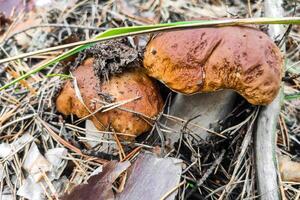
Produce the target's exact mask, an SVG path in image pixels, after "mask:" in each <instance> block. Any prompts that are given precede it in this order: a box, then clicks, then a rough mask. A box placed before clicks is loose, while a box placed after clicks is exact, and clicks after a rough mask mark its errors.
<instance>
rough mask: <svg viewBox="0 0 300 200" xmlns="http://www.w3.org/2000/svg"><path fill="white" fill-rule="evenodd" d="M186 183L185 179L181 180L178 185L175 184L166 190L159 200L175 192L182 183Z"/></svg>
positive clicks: (163, 199)
mask: <svg viewBox="0 0 300 200" xmlns="http://www.w3.org/2000/svg"><path fill="white" fill-rule="evenodd" d="M185 183H186V181H185V180H184V181H182V182H181V183H179V184H178V185H176V186H175V187H174V188H172V189H171V190H170V191H169V192H167V193H166V194H165V195H164V196H162V197H161V198H160V200H165V199H167V198H168V196H170V195H171V194H172V193H173V192H175V191H176V190H177V189H178V188H180V187H181V186H182V185H184V184H185Z"/></svg>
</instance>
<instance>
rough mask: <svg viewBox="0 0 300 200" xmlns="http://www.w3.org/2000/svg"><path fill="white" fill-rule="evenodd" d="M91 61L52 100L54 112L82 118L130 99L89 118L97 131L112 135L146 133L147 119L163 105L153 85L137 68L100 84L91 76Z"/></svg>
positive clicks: (74, 73)
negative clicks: (54, 101) (78, 91)
mask: <svg viewBox="0 0 300 200" xmlns="http://www.w3.org/2000/svg"><path fill="white" fill-rule="evenodd" d="M93 61H94V59H93V58H88V59H87V60H85V61H84V62H83V63H82V64H81V65H80V66H78V67H77V68H76V69H75V70H74V71H73V72H72V74H73V76H74V77H75V80H76V82H75V81H73V80H69V81H67V82H66V84H65V85H64V87H63V89H62V90H61V92H60V94H59V96H58V97H57V99H56V107H57V110H58V111H59V112H61V113H63V114H64V115H70V114H75V115H76V116H77V117H79V118H82V117H85V116H88V115H89V114H90V112H95V111H96V110H99V109H100V108H101V107H102V106H104V105H105V104H104V103H103V102H107V103H106V104H108V102H110V103H112V102H121V101H127V100H132V101H130V102H128V103H125V104H124V105H122V106H120V107H117V108H114V109H111V110H109V111H106V112H101V111H99V112H97V113H95V115H94V116H90V117H89V119H90V120H92V121H93V123H94V125H95V126H96V127H97V128H98V129H99V130H107V129H108V128H109V127H110V128H112V129H113V130H114V131H116V132H119V133H126V134H131V135H134V136H138V135H140V134H141V133H144V132H146V131H149V130H150V129H151V124H150V122H151V120H149V118H153V117H155V116H156V115H157V114H158V113H159V112H161V110H162V106H163V102H162V99H161V96H160V93H159V91H158V88H157V87H156V85H155V83H154V82H153V81H152V80H151V79H150V78H149V77H148V76H147V75H146V74H145V73H144V72H142V71H141V70H140V67H137V68H133V69H129V70H127V71H124V72H123V73H120V74H116V75H112V76H111V77H110V79H109V80H108V81H103V82H100V81H99V78H98V77H97V76H96V75H95V72H94V69H93ZM74 83H76V84H77V88H78V89H79V90H80V95H81V97H82V99H83V102H84V104H83V103H82V102H81V101H80V98H78V95H77V94H76V89H75V86H74ZM143 116H144V117H143ZM145 116H147V117H149V118H148V119H147V118H145ZM133 138H134V137H133ZM123 139H132V138H128V137H127V138H124V137H123Z"/></svg>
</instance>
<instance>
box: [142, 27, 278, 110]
mask: <svg viewBox="0 0 300 200" xmlns="http://www.w3.org/2000/svg"><path fill="white" fill-rule="evenodd" d="M282 65H283V58H282V55H281V53H280V50H279V48H278V47H277V46H276V45H275V44H274V43H273V42H272V40H271V39H270V38H269V37H268V36H267V35H266V34H264V33H263V32H261V31H259V30H257V29H255V28H251V27H242V26H232V27H219V28H200V29H190V30H181V31H173V32H166V33H161V34H158V35H157V36H156V37H155V38H154V39H152V40H151V41H150V42H149V44H148V46H147V48H146V52H145V55H144V67H145V68H146V69H147V70H148V74H149V75H150V76H152V77H154V78H156V79H158V80H160V81H162V82H163V83H164V84H166V85H167V86H168V87H170V88H171V89H172V90H175V91H177V92H181V93H184V94H193V93H197V92H212V91H216V90H220V89H233V90H236V91H237V92H238V93H239V94H241V95H242V96H243V97H244V98H246V99H247V100H248V101H249V102H250V103H252V104H256V105H260V104H262V105H264V104H268V103H270V102H271V101H272V100H273V99H274V98H275V97H276V94H277V93H278V91H279V88H280V82H281V71H282Z"/></svg>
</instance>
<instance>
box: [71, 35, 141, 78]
mask: <svg viewBox="0 0 300 200" xmlns="http://www.w3.org/2000/svg"><path fill="white" fill-rule="evenodd" d="M88 57H93V58H94V59H95V60H94V72H95V75H96V76H97V77H98V78H99V79H100V81H107V80H109V77H110V76H111V75H114V74H120V73H122V72H123V71H124V70H126V69H128V68H134V67H136V66H137V65H136V64H137V63H138V62H139V61H138V60H139V52H138V51H137V50H136V49H134V48H133V47H131V46H130V44H129V43H128V42H127V40H125V39H120V40H112V41H107V42H101V43H98V44H96V45H94V46H92V47H90V48H88V49H86V50H85V51H84V52H82V53H79V54H78V56H77V58H76V60H75V63H74V65H73V66H72V67H71V71H73V70H74V69H75V68H76V67H78V66H79V65H80V64H81V63H82V61H84V60H85V59H86V58H88Z"/></svg>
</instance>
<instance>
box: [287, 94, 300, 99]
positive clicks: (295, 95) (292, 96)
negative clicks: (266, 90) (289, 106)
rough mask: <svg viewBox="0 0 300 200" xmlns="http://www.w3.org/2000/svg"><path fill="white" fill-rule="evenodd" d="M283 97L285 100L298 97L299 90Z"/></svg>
mask: <svg viewBox="0 0 300 200" xmlns="http://www.w3.org/2000/svg"><path fill="white" fill-rule="evenodd" d="M284 99H286V100H294V99H300V92H298V93H296V94H288V95H285V96H284Z"/></svg>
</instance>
